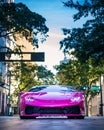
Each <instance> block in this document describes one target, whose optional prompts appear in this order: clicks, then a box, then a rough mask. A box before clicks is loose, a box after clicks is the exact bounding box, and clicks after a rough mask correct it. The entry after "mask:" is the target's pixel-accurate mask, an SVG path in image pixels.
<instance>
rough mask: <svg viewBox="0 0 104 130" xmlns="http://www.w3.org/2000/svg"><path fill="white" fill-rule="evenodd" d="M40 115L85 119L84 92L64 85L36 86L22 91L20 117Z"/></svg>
mask: <svg viewBox="0 0 104 130" xmlns="http://www.w3.org/2000/svg"><path fill="white" fill-rule="evenodd" d="M39 116H66V117H67V118H71V119H72V118H78V119H84V117H85V108H84V93H83V92H78V91H76V90H75V89H74V88H73V87H71V86H64V85H42V86H34V87H32V88H31V89H30V90H29V91H28V92H20V118H21V119H25V118H36V117H39Z"/></svg>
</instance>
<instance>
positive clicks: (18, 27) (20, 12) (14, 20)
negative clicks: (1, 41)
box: [0, 3, 48, 46]
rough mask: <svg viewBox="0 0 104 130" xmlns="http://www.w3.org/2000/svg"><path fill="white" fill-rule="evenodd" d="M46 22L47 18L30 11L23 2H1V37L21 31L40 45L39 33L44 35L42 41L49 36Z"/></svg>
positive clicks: (36, 44)
mask: <svg viewBox="0 0 104 130" xmlns="http://www.w3.org/2000/svg"><path fill="white" fill-rule="evenodd" d="M45 22H46V19H45V18H43V17H42V16H41V15H39V14H37V13H35V12H32V11H30V10H29V9H28V7H27V6H26V5H24V4H23V3H18V4H16V3H4V4H0V37H7V36H9V34H12V35H13V34H14V33H21V34H22V35H23V36H25V37H26V39H28V40H29V41H31V39H32V41H31V42H32V43H34V45H35V46H38V34H40V35H41V36H42V37H41V41H42V42H43V41H44V40H45V39H46V38H47V32H48V28H47V27H46V25H45ZM32 35H33V37H32Z"/></svg>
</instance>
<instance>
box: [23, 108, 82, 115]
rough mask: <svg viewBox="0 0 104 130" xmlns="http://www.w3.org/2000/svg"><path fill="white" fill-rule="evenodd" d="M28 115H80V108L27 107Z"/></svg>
mask: <svg viewBox="0 0 104 130" xmlns="http://www.w3.org/2000/svg"><path fill="white" fill-rule="evenodd" d="M25 113H26V114H80V107H79V106H68V107H62V108H61V107H34V106H27V107H26V108H25Z"/></svg>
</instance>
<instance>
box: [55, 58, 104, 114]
mask: <svg viewBox="0 0 104 130" xmlns="http://www.w3.org/2000/svg"><path fill="white" fill-rule="evenodd" d="M92 62H93V61H92V60H91V59H90V60H89V61H88V62H87V63H81V62H80V61H78V60H70V61H69V62H68V63H63V64H61V65H58V66H56V70H57V71H58V72H57V75H56V77H57V79H58V80H59V84H63V85H71V86H73V87H74V88H75V89H77V90H78V91H84V92H85V99H86V114H87V115H88V107H89V102H90V101H91V99H92V98H93V97H95V96H96V95H97V94H99V92H100V90H97V91H94V90H92V85H95V84H96V81H97V80H98V79H99V73H101V70H102V68H99V67H93V65H92ZM102 73H104V70H102ZM99 86H100V85H99ZM84 87H85V88H84Z"/></svg>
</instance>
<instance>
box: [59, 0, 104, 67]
mask: <svg viewBox="0 0 104 130" xmlns="http://www.w3.org/2000/svg"><path fill="white" fill-rule="evenodd" d="M64 5H65V6H66V7H70V8H75V9H76V10H77V11H78V13H76V14H75V15H74V17H73V19H74V20H75V21H76V20H79V19H80V18H81V17H87V16H92V17H90V18H91V20H88V21H86V23H85V24H84V25H83V27H82V28H73V29H63V32H64V34H65V35H66V38H64V40H62V41H61V42H60V46H61V49H63V50H64V52H65V53H67V52H69V50H70V49H72V48H74V52H72V54H73V55H74V56H75V57H77V58H78V60H80V61H81V62H85V61H86V60H88V59H89V58H92V59H94V61H95V64H96V65H99V64H103V63H104V60H103V59H104V1H103V0H90V1H89V0H85V1H84V3H79V2H78V1H77V2H76V3H74V2H73V0H69V1H67V2H64ZM102 62H103V63H102Z"/></svg>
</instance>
